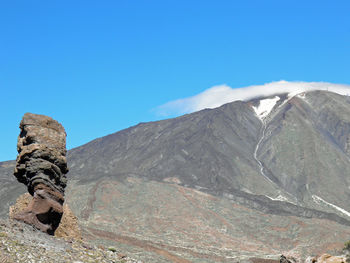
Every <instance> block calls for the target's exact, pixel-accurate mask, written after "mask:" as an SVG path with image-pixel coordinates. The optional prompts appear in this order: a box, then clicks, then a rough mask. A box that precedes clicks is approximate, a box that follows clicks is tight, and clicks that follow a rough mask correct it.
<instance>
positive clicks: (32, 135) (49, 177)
mask: <svg viewBox="0 0 350 263" xmlns="http://www.w3.org/2000/svg"><path fill="white" fill-rule="evenodd" d="M20 129H21V133H20V135H19V137H18V143H17V150H18V156H17V160H16V168H15V171H14V175H15V176H16V178H17V180H18V181H19V182H21V183H23V184H25V185H26V186H27V188H28V192H29V193H30V194H31V195H32V196H33V198H32V200H31V201H30V202H29V204H28V207H27V208H26V209H24V210H23V211H21V212H18V213H16V214H13V215H12V217H13V218H14V219H17V220H21V221H23V222H25V223H28V224H31V225H33V226H35V227H36V228H38V229H40V230H41V231H43V232H47V233H49V234H53V233H54V232H55V230H56V229H57V227H58V225H59V223H60V220H61V217H62V213H63V202H64V189H65V187H66V182H67V179H66V173H67V172H68V168H67V161H66V132H65V130H64V128H63V126H62V125H61V124H60V123H58V122H57V121H55V120H53V119H52V118H50V117H48V116H44V115H38V114H32V113H26V114H25V115H24V116H23V118H22V121H21V123H20Z"/></svg>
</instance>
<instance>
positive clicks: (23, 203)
mask: <svg viewBox="0 0 350 263" xmlns="http://www.w3.org/2000/svg"><path fill="white" fill-rule="evenodd" d="M32 201H33V197H32V196H31V195H30V194H29V193H25V194H22V195H20V196H19V197H18V198H17V200H16V203H15V204H14V205H12V206H10V209H9V210H10V211H9V215H10V218H14V216H15V215H16V214H18V213H19V212H21V211H23V210H24V209H26V208H27V207H28V206H29V204H30V203H31V202H32ZM55 236H56V237H61V238H64V239H68V240H82V235H81V230H80V227H79V224H78V218H77V217H76V216H75V215H74V213H73V212H72V210H71V209H70V208H69V206H68V205H67V204H66V203H65V204H64V205H63V215H62V218H61V222H60V224H59V226H58V228H57V229H56V231H55Z"/></svg>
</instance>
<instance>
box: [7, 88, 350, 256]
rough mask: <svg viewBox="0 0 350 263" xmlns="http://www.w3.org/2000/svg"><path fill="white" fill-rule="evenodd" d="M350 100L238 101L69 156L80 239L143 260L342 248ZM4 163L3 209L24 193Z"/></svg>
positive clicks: (328, 95)
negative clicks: (80, 230) (108, 246)
mask: <svg viewBox="0 0 350 263" xmlns="http://www.w3.org/2000/svg"><path fill="white" fill-rule="evenodd" d="M349 158H350V98H348V97H347V96H343V95H339V94H336V93H332V92H328V91H309V92H304V93H300V94H297V95H294V96H293V95H290V94H283V93H281V94H274V95H271V96H268V97H258V98H254V99H251V100H249V101H234V102H231V103H228V104H225V105H223V106H221V107H218V108H215V109H206V110H201V111H198V112H195V113H192V114H187V115H184V116H181V117H178V118H174V119H168V120H162V121H157V122H150V123H141V124H139V125H136V126H134V127H131V128H128V129H126V130H122V131H120V132H117V133H114V134H111V135H108V136H105V137H102V138H99V139H96V140H94V141H92V142H90V143H88V144H85V145H83V146H81V147H78V148H75V149H72V150H70V151H69V152H68V165H69V167H70V172H69V174H68V179H69V184H68V188H67V190H66V193H67V197H66V200H67V202H68V204H69V206H70V207H71V209H72V210H73V211H74V213H75V214H76V216H77V217H78V218H79V221H80V224H81V227H82V229H83V231H84V234H85V237H86V238H87V239H89V240H91V241H92V242H94V243H96V244H105V245H108V244H114V245H116V246H119V247H121V248H122V249H124V250H126V251H128V252H129V253H133V256H134V255H136V256H139V257H140V258H142V259H144V261H145V262H148V261H150V260H152V262H169V261H172V262H232V261H233V260H238V261H242V260H246V261H247V262H249V261H250V262H254V258H274V257H278V256H279V255H280V254H281V253H287V254H288V253H289V254H292V255H295V256H297V257H305V256H306V255H311V254H320V253H322V252H330V251H332V250H336V249H340V248H341V247H342V245H343V243H344V242H345V241H346V240H347V239H348V238H349V236H350V228H349V226H350V205H349V203H350V202H349V201H350V176H349V172H350V159H349ZM13 167H14V162H5V163H0V180H1V185H3V187H2V188H1V190H0V198H1V201H0V207H1V214H0V215H1V216H6V211H7V210H6V207H8V205H9V204H10V203H12V202H14V200H15V199H16V198H17V197H18V195H19V193H21V192H24V190H25V189H23V188H21V186H20V184H16V183H14V182H15V178H14V176H12V172H13V170H12V169H13Z"/></svg>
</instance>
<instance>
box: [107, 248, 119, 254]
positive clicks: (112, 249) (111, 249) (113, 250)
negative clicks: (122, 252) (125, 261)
mask: <svg viewBox="0 0 350 263" xmlns="http://www.w3.org/2000/svg"><path fill="white" fill-rule="evenodd" d="M108 250H109V251H112V252H114V253H115V252H117V250H116V249H115V248H114V247H109V248H108Z"/></svg>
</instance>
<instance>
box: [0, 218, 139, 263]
mask: <svg viewBox="0 0 350 263" xmlns="http://www.w3.org/2000/svg"><path fill="white" fill-rule="evenodd" d="M0 262H1V263H15V262H21V263H22V262H25V263H51V262H57V263H68V262H71V263H82V262H84V263H85V262H91V263H98V262H103V263H141V261H137V260H133V259H131V258H129V257H127V256H126V255H124V254H121V253H120V252H118V251H117V250H116V249H115V248H114V247H109V248H105V247H102V246H99V247H96V246H91V245H90V244H88V243H85V242H83V241H75V240H64V239H60V238H57V237H53V236H49V235H47V234H45V233H42V232H41V231H39V230H36V229H34V228H33V227H31V226H29V225H26V224H24V223H20V222H18V221H9V220H0Z"/></svg>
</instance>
